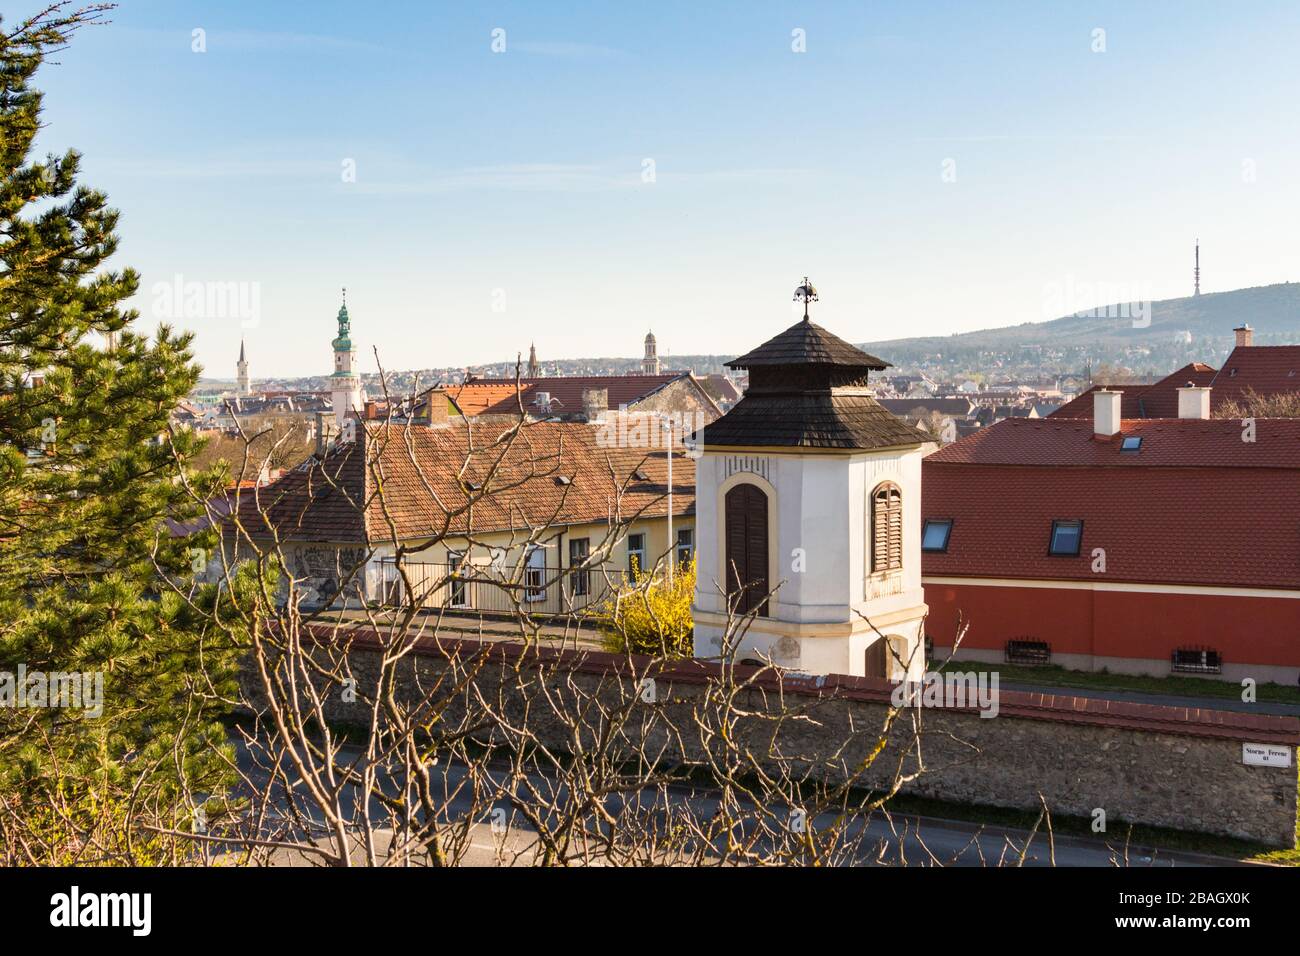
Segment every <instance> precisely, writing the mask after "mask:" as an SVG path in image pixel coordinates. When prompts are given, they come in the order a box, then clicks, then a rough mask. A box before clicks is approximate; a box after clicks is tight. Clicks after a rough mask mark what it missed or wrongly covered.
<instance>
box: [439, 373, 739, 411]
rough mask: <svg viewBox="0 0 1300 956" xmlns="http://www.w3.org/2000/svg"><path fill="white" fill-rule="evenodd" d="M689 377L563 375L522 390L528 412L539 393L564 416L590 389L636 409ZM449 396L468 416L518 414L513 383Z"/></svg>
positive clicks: (488, 382) (496, 382)
mask: <svg viewBox="0 0 1300 956" xmlns="http://www.w3.org/2000/svg"><path fill="white" fill-rule="evenodd" d="M689 377H690V376H689V373H685V372H671V373H668V374H664V375H562V376H553V377H549V378H521V379H520V380H519V388H520V392H521V393H522V398H523V403H524V410H525V411H526V412H532V411H534V410H535V408H536V406H535V405H534V404H533V403H534V400H535V399H536V397H537V393H538V392H546V393H548V394H549V395H550V396H551V404H552V409H553V410H554V412H555V413H556V414H558V415H564V414H577V413H579V412H581V411H582V393H583V392H584V391H586V390H587V389H590V388H603V389H606V390H607V392H608V398H607V401H608V403H609V407H610V408H611V409H617V408H619V407H620V406H622V405H635V404H636V403H637V402H639V401H641V400H642V399H644V398H646V397H647V396H649V395H653V394H654V393H655V392H657V391H659V390H660V389H661V388H663V387H664V386H665V385H669V384H671V383H672V382H675V381H677V380H678V379H679V378H689ZM698 391H699V393H700V396H701V397H702V398H703V399H704V401H706V402H708V403H709V404H710V405H712V404H713V399H711V398H709V396H708V394H707V393H706V392H705V391H704V390H703V389H698ZM447 394H448V396H449V397H450V398H451V399H452V401H454V402H455V403H456V406H457V407H458V408H459V409H460V410H461V412H462V413H463V414H465V415H509V414H512V413H513V414H518V412H519V405H518V400H517V399H516V397H515V383H514V380H513V379H499V378H480V379H471V380H470V381H469V382H466V383H465V384H463V385H450V386H448V387H447ZM715 409H716V406H715ZM718 414H721V412H720V411H719V412H718Z"/></svg>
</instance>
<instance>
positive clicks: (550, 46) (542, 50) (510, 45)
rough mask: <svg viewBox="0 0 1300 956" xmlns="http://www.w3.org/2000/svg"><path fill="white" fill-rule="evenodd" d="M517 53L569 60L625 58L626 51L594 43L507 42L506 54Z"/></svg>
mask: <svg viewBox="0 0 1300 956" xmlns="http://www.w3.org/2000/svg"><path fill="white" fill-rule="evenodd" d="M516 50H517V51H519V52H520V53H530V54H532V55H533V56H554V57H565V58H570V59H611V58H615V57H625V56H628V55H629V54H628V53H627V51H626V50H617V49H615V48H614V47H608V46H598V45H596V44H594V43H569V42H564V41H548V40H508V41H507V46H506V52H511V51H516Z"/></svg>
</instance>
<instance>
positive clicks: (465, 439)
mask: <svg viewBox="0 0 1300 956" xmlns="http://www.w3.org/2000/svg"><path fill="white" fill-rule="evenodd" d="M357 429H358V438H359V439H360V441H359V442H357V443H350V444H346V445H342V446H338V447H337V448H336V449H335V450H334V451H333V452H332V453H331V454H330V455H329V456H327V457H326V458H325V460H324V461H320V462H315V461H313V462H311V463H309V464H308V466H306V467H304V468H300V469H298V470H295V471H292V472H289V473H287V474H285V475H284V476H283V477H282V478H281V479H280V480H279V481H276V482H274V483H273V484H271V485H268V486H266V487H264V488H261V489H257V494H256V495H250V494H248V493H246V492H245V493H241V495H240V501H239V516H240V519H241V520H242V522H243V524H244V526H245V528H246V529H247V530H248V531H249V533H258V534H259V535H265V536H269V534H270V527H274V528H275V529H276V530H277V531H278V533H279V535H280V536H281V538H282V539H289V540H303V541H330V542H362V541H372V542H374V541H384V540H392V538H393V537H394V536H396V537H397V538H398V539H399V540H408V539H411V538H426V537H434V536H437V535H439V534H455V533H460V532H463V531H464V530H465V528H466V527H467V526H469V527H472V529H473V530H474V531H476V532H487V531H499V530H511V529H525V528H529V527H536V526H556V525H567V524H586V523H591V522H604V521H607V520H613V519H616V518H617V519H620V520H628V519H630V518H632V517H633V516H636V515H642V516H645V517H651V516H660V515H665V514H667V511H668V502H667V491H668V485H667V467H668V463H667V457H666V455H665V453H664V451H663V450H662V449H655V448H650V449H647V448H618V447H604V441H605V434H606V433H605V431H604V430H603V429H602V427H601V426H598V425H588V424H586V423H578V422H530V423H528V424H526V425H525V426H524V427H522V428H521V429H520V430H519V433H518V434H517V436H515V438H514V439H513V440H508V439H504V438H503V437H502V436H504V435H508V429H507V428H506V427H505V426H502V427H490V428H489V427H483V426H482V425H481V424H480V425H479V426H478V427H476V428H474V429H473V430H472V434H471V430H470V429H467V428H465V427H463V426H461V425H457V424H452V425H447V426H444V427H441V428H429V427H427V426H422V425H405V424H402V425H397V424H394V425H391V426H390V425H385V424H384V423H362V422H358V423H357ZM363 448H364V450H365V454H364V456H363V453H362V449H363ZM363 459H364V460H365V461H368V463H369V467H363V465H362V462H363ZM462 465H464V467H463V468H462ZM566 479H567V480H566ZM381 489H382V493H381ZM471 504H472V508H469V509H468V510H467V506H469V505H471ZM259 508H260V509H261V511H263V512H265V514H266V518H265V519H263V518H262V516H261V515H259V514H258V510H259ZM694 509H695V462H694V460H693V459H691V458H689V457H687V456H686V455H683V454H681V453H680V452H679V453H678V454H677V455H675V456H674V458H673V513H674V514H692V513H694Z"/></svg>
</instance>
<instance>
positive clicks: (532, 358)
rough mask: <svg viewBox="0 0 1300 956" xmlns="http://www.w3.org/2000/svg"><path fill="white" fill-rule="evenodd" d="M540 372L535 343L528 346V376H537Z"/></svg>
mask: <svg viewBox="0 0 1300 956" xmlns="http://www.w3.org/2000/svg"><path fill="white" fill-rule="evenodd" d="M540 374H541V372H540V370H539V369H538V367H537V343H535V342H534V343H531V344H529V346H528V377H529V378H537V377H538V376H539V375H540Z"/></svg>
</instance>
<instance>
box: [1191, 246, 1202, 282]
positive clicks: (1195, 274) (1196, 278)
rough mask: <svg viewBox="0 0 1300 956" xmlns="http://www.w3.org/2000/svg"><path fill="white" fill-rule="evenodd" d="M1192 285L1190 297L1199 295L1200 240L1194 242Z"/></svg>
mask: <svg viewBox="0 0 1300 956" xmlns="http://www.w3.org/2000/svg"><path fill="white" fill-rule="evenodd" d="M1192 283H1193V285H1194V291H1193V292H1192V295H1200V294H1201V240H1200V239H1197V240H1196V267H1195V268H1194V269H1192Z"/></svg>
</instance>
